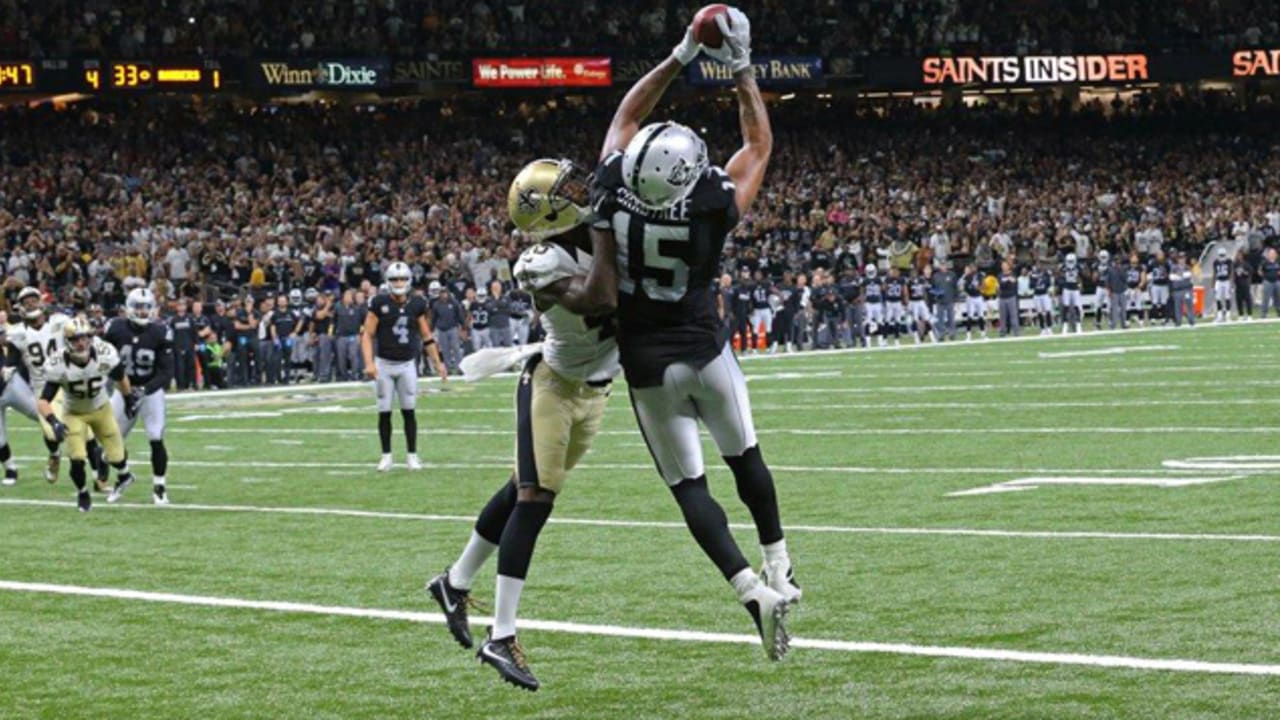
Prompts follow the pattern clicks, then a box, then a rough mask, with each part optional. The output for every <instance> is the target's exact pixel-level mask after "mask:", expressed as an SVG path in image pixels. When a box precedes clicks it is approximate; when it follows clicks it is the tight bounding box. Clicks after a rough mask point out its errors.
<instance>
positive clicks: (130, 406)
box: [124, 388, 142, 420]
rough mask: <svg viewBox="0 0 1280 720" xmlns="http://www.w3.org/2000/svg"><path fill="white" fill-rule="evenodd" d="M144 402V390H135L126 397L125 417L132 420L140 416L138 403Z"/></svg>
mask: <svg viewBox="0 0 1280 720" xmlns="http://www.w3.org/2000/svg"><path fill="white" fill-rule="evenodd" d="M141 400H142V388H134V390H133V391H132V392H130V393H129V394H128V395H125V396H124V416H125V417H126V418H128V419H130V420H132V419H133V416H134V415H137V414H138V403H139V402H140V401H141Z"/></svg>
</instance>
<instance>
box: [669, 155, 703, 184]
mask: <svg viewBox="0 0 1280 720" xmlns="http://www.w3.org/2000/svg"><path fill="white" fill-rule="evenodd" d="M696 171H697V166H695V165H692V164H690V163H689V161H688V160H685V159H684V158H680V159H679V160H677V161H676V165H675V167H673V168H671V174H670V175H668V176H667V182H669V183H671V184H672V185H675V186H678V187H684V186H685V185H688V184H689V183H690V182H692V181H693V174H694V172H696Z"/></svg>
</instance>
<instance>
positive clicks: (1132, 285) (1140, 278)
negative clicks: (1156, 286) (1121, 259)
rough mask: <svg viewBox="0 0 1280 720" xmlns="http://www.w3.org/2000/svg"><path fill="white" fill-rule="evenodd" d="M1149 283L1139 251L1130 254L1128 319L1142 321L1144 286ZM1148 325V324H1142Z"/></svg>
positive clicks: (1127, 301)
mask: <svg viewBox="0 0 1280 720" xmlns="http://www.w3.org/2000/svg"><path fill="white" fill-rule="evenodd" d="M1146 283H1147V273H1146V271H1144V270H1143V268H1142V263H1141V262H1139V260H1138V253H1137V251H1134V252H1131V253H1129V264H1128V265H1127V266H1126V267H1125V284H1126V286H1127V288H1126V290H1125V294H1124V302H1125V308H1126V310H1125V312H1126V317H1127V319H1128V320H1130V321H1139V322H1141V320H1142V286H1143V285H1145V284H1146ZM1142 324H1143V325H1146V323H1142Z"/></svg>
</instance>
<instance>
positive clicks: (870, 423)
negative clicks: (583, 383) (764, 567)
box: [0, 323, 1280, 720]
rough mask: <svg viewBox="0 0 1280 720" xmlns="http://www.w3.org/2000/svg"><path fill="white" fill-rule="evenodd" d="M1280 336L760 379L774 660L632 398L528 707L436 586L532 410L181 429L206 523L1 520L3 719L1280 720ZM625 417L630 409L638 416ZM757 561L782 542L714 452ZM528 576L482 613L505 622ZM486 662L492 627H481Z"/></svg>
mask: <svg viewBox="0 0 1280 720" xmlns="http://www.w3.org/2000/svg"><path fill="white" fill-rule="evenodd" d="M1278 338H1280V325H1276V324H1270V323H1252V324H1239V325H1232V326H1226V327H1200V328H1197V329H1195V330H1176V331H1148V332H1131V333H1128V334H1105V333H1104V334H1094V335H1085V336H1083V337H1074V336H1073V337H1069V338H1053V339H1049V340H1040V339H1030V340H1027V341H1018V342H984V343H976V342H975V343H969V344H959V345H954V346H942V347H925V348H920V349H914V348H902V349H900V350H893V349H891V350H886V351H878V350H877V351H872V352H856V353H828V354H806V355H801V356H792V357H778V358H749V359H747V360H744V362H743V367H744V369H745V371H746V372H747V374H748V376H749V378H750V388H751V392H752V402H753V405H754V411H755V420H756V425H757V428H758V431H759V434H760V439H761V447H762V449H763V451H764V455H765V458H766V460H768V461H769V462H770V463H771V465H772V466H773V468H774V475H775V478H776V481H777V486H778V493H779V496H780V501H781V505H782V514H783V521H784V524H785V525H786V526H787V527H788V542H789V545H790V547H791V551H792V556H793V558H794V560H795V563H796V572H797V577H798V580H799V581H800V584H801V585H802V586H803V588H804V591H805V597H804V601H803V604H802V605H801V606H800V607H798V608H797V609H796V610H795V612H794V613H793V614H792V623H791V628H792V631H793V634H794V635H795V636H796V638H797V640H796V641H795V643H794V647H793V649H792V653H791V655H790V656H789V657H787V658H786V660H784V661H783V662H781V663H776V664H775V663H769V662H768V661H767V660H765V658H764V656H763V654H762V653H761V651H760V648H759V647H758V645H756V644H753V641H754V637H753V629H754V628H753V626H752V624H751V622H750V619H749V617H748V615H747V614H746V612H745V611H743V610H742V609H741V608H740V607H739V606H738V605H737V603H736V602H735V598H734V596H733V593H732V591H731V590H730V588H729V587H728V585H727V584H726V583H725V582H724V581H723V580H722V579H721V578H720V577H719V575H718V573H717V572H716V570H715V568H714V567H713V566H712V564H711V563H710V562H709V561H708V560H707V559H706V558H705V557H704V556H703V555H702V554H701V551H700V550H699V549H698V548H697V546H696V545H695V544H694V542H693V540H692V538H691V537H690V536H689V534H688V533H687V531H686V530H685V529H684V528H683V524H682V523H681V521H680V515H679V512H678V510H677V508H676V506H675V503H674V502H673V501H672V500H671V497H670V494H669V492H668V491H667V490H666V488H665V487H664V485H663V483H662V482H661V481H660V480H659V479H658V476H657V474H656V472H655V471H654V469H653V466H652V463H651V462H650V459H649V456H648V453H647V451H646V450H645V447H644V444H643V442H642V440H641V438H640V436H639V434H638V432H637V431H636V428H635V422H634V419H633V417H632V414H631V410H630V407H629V405H628V403H627V398H626V392H625V388H624V387H621V386H620V387H618V388H616V389H615V391H614V397H613V398H612V400H611V401H610V403H611V404H610V406H609V410H608V415H607V418H606V422H605V431H604V434H603V435H602V436H601V437H600V438H599V439H598V440H597V442H596V445H595V447H594V449H593V450H592V451H591V453H590V454H589V455H588V456H587V458H586V460H585V461H584V464H583V465H582V466H581V467H579V468H578V469H577V470H576V471H575V472H574V473H573V474H572V475H571V476H570V478H569V481H568V483H567V485H566V492H565V493H564V495H563V497H562V498H561V500H560V502H559V503H558V506H557V508H556V511H555V513H554V515H553V516H552V521H551V524H550V525H549V526H548V527H547V529H546V530H545V531H544V533H543V535H542V539H541V542H540V544H539V546H538V551H537V554H536V555H535V557H534V563H533V567H532V570H531V574H530V577H529V581H528V584H527V586H526V589H525V593H524V604H523V607H522V617H523V619H524V622H525V624H524V626H523V629H522V632H521V639H522V641H523V644H524V645H525V647H526V649H527V651H528V653H529V659H530V663H531V666H532V668H533V670H534V672H535V673H536V674H537V676H538V678H539V679H540V680H541V681H542V683H543V689H542V690H541V691H539V692H537V693H533V694H530V693H525V692H521V691H519V690H516V689H514V688H512V687H510V686H508V685H505V684H502V683H500V681H499V679H498V677H497V675H496V673H495V672H493V671H492V670H491V669H489V668H487V667H482V666H480V665H479V664H478V663H477V662H476V660H475V658H474V656H473V655H472V654H471V653H469V652H467V651H464V650H462V649H460V648H459V647H458V646H457V645H456V644H455V643H454V642H453V640H452V639H451V638H450V637H449V635H448V633H447V632H446V630H445V628H444V626H443V625H442V624H441V618H440V617H439V616H438V615H437V614H436V607H435V605H434V604H433V603H432V602H431V601H430V598H429V597H428V596H427V595H426V593H424V592H423V590H422V586H423V583H424V581H425V580H426V579H427V578H428V577H429V576H430V575H432V574H434V573H436V572H439V571H440V570H441V569H442V568H443V567H444V566H445V565H446V564H447V563H449V562H450V561H451V560H452V559H453V558H454V556H455V555H456V553H457V552H458V550H459V549H460V548H461V547H462V544H463V543H464V542H465V540H466V538H467V536H468V533H469V531H470V523H471V522H472V519H473V517H474V514H475V512H476V511H478V510H479V508H480V507H481V505H482V504H483V503H484V502H485V501H486V500H487V499H488V497H489V496H490V495H491V494H492V493H493V491H494V490H495V489H496V488H497V486H498V485H499V483H501V482H502V481H503V480H504V479H505V478H506V477H507V476H508V473H509V467H510V462H511V456H512V432H511V430H512V427H513V424H514V420H513V417H512V410H511V408H512V391H513V387H514V380H513V378H511V377H500V378H493V379H490V380H487V381H485V382H482V383H478V384H475V385H468V384H464V383H462V382H461V381H457V380H455V381H450V382H449V383H448V384H447V386H445V387H443V388H441V387H440V386H439V385H438V384H435V383H429V384H424V388H425V390H424V393H423V395H422V397H421V398H420V404H419V418H420V425H421V428H422V433H421V450H422V453H421V454H422V455H423V458H424V460H426V461H427V462H428V469H427V470H426V471H424V472H420V473H415V474H410V473H409V472H407V471H406V470H404V469H402V461H403V452H402V448H403V438H402V436H401V435H400V431H399V418H398V417H397V418H396V428H397V429H396V433H397V434H396V440H395V446H396V455H397V462H398V463H400V464H401V467H400V468H398V469H397V470H395V471H394V472H392V473H389V474H385V475H380V474H377V473H375V472H373V466H374V464H375V463H376V462H377V459H378V450H377V434H376V430H375V427H376V425H375V417H374V413H373V409H372V396H371V391H369V390H368V389H367V388H364V387H346V388H316V387H308V388H299V389H277V390H268V391H265V392H250V393H237V392H233V393H226V394H218V395H214V394H205V395H187V396H173V397H171V399H170V403H169V434H168V442H169V447H170V457H171V458H172V463H171V464H172V467H171V468H170V473H169V482H170V492H171V495H172V498H173V501H174V505H172V506H170V507H167V508H155V507H152V506H151V505H150V504H149V497H148V490H149V483H150V468H149V465H148V463H147V460H146V455H147V449H146V442H145V437H143V436H142V435H141V433H139V434H138V435H137V436H135V437H132V438H130V442H129V445H130V447H131V449H132V452H133V454H134V459H133V466H134V468H135V470H137V471H138V474H139V480H140V482H139V483H138V484H137V485H135V486H134V487H133V488H132V489H131V490H130V491H129V493H128V495H127V496H126V502H124V503H123V504H122V505H121V506H109V505H107V504H106V502H105V499H104V497H103V496H97V497H96V500H97V502H96V503H95V506H94V510H93V512H91V513H89V514H88V515H81V514H80V513H77V512H76V511H75V508H74V503H73V492H72V488H71V484H70V482H69V480H68V479H67V477H66V470H65V467H66V466H65V463H64V470H63V477H62V479H61V480H60V481H59V483H58V484H57V485H54V486H50V485H47V484H46V483H45V482H44V481H43V479H41V477H40V467H41V464H42V462H41V457H40V456H41V455H42V453H43V446H42V445H41V444H40V442H39V439H38V437H37V434H36V431H35V429H34V427H33V426H32V425H31V424H30V423H29V422H28V421H27V420H25V419H24V418H21V417H20V416H16V415H15V414H13V413H10V414H9V425H10V435H11V442H12V445H13V447H14V450H15V453H16V454H17V455H18V456H19V457H20V459H21V460H22V470H23V476H22V479H21V481H20V482H19V484H18V485H17V486H16V487H12V488H3V489H0V490H2V492H0V525H2V526H3V533H2V535H0V537H3V542H2V543H0V673H2V675H0V678H2V679H0V718H58V719H63V718H202V719H204V718H401V717H404V718H409V717H413V718H455V717H456V718H477V719H483V718H499V717H519V718H621V717H670V718H682V719H694V720H696V719H700V718H755V717H759V718H855V717H856V718H1055V719H1056V718H1273V717H1276V714H1277V712H1280V711H1278V710H1277V708H1280V583H1278V580H1280V485H1278V482H1280V443H1277V439H1278V438H1280V392H1278V391H1280V353H1277V349H1276V348H1277V339H1278ZM619 385H621V384H619ZM707 452H708V459H709V462H708V467H709V473H710V475H709V476H710V479H711V484H712V489H713V492H714V493H715V494H716V495H717V497H718V498H719V499H720V501H721V502H722V504H723V505H724V506H725V508H726V510H727V511H728V513H729V517H730V519H731V521H732V522H734V524H735V529H736V532H737V535H738V538H739V540H740V542H741V543H742V545H743V547H744V550H746V551H747V553H748V557H751V558H753V559H755V560H758V559H759V548H758V546H757V543H756V539H755V535H754V531H753V530H752V529H751V527H750V525H749V522H750V518H749V515H748V514H747V512H746V510H745V508H744V507H743V506H742V505H741V503H740V502H739V501H738V499H737V497H736V493H735V491H734V487H733V481H732V478H731V476H730V475H729V473H728V472H727V471H726V470H725V469H724V467H723V464H722V463H721V462H720V461H719V459H718V457H717V456H716V454H715V451H714V448H713V446H711V445H710V444H708V445H707ZM492 586H493V564H492V561H491V563H490V565H489V566H488V567H487V568H486V570H485V571H483V572H482V573H481V575H480V576H479V578H478V579H477V584H476V590H475V594H476V595H477V597H478V598H479V599H481V600H482V601H484V602H486V603H491V601H492V594H493V590H492ZM473 619H474V629H475V631H476V632H477V634H482V633H483V631H484V623H485V622H486V618H484V617H483V616H480V617H475V618H473Z"/></svg>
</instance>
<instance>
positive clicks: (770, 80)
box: [689, 55, 823, 86]
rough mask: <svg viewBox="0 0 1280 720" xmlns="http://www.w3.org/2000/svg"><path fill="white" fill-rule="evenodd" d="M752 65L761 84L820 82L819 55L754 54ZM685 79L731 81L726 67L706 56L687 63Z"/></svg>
mask: <svg viewBox="0 0 1280 720" xmlns="http://www.w3.org/2000/svg"><path fill="white" fill-rule="evenodd" d="M754 60H755V62H753V63H752V67H753V68H754V69H755V72H756V81H757V82H759V83H760V84H761V85H774V86H776V85H803V84H806V83H816V82H821V81H822V78H823V75H822V58H820V57H810V56H770V55H757V56H756V57H755V58H754ZM689 82H690V83H692V84H694V85H731V84H733V73H732V72H730V71H729V67H728V66H727V65H724V64H722V63H720V62H718V61H716V60H712V59H710V58H706V57H703V58H699V59H697V60H695V61H694V62H691V63H689Z"/></svg>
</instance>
